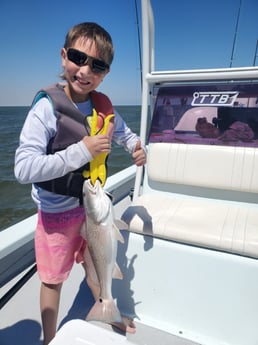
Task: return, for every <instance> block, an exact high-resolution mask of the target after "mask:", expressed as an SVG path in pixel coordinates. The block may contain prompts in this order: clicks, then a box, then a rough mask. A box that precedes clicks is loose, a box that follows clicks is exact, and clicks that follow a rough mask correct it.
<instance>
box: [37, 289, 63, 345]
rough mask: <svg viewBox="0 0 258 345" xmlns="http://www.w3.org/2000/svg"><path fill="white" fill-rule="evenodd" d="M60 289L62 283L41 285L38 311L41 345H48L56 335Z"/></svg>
mask: <svg viewBox="0 0 258 345" xmlns="http://www.w3.org/2000/svg"><path fill="white" fill-rule="evenodd" d="M61 288H62V283H60V284H45V283H42V284H41V290H40V310H41V319H42V328H43V336H44V340H43V345H48V344H49V343H50V341H51V340H52V339H53V338H54V336H55V334H56V327H57V315H58V309H59V301H60V293H61Z"/></svg>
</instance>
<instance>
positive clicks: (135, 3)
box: [134, 0, 142, 89]
mask: <svg viewBox="0 0 258 345" xmlns="http://www.w3.org/2000/svg"><path fill="white" fill-rule="evenodd" d="M134 6H135V16H136V26H137V37H138V49H139V60H140V74H141V89H142V53H141V39H140V26H139V16H138V7H137V0H134Z"/></svg>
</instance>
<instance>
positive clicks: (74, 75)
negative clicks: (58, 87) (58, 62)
mask: <svg viewBox="0 0 258 345" xmlns="http://www.w3.org/2000/svg"><path fill="white" fill-rule="evenodd" d="M70 48H73V49H76V50H78V51H79V52H82V53H85V54H87V55H88V56H90V57H92V58H95V59H98V60H101V59H100V58H99V56H98V53H97V50H96V47H95V43H94V42H93V41H92V40H80V39H79V40H77V41H76V42H75V44H74V45H73V46H72V47H70ZM61 56H62V66H63V69H64V76H65V79H66V81H67V83H68V90H67V91H68V93H69V96H70V97H71V98H72V100H73V101H74V102H75V103H79V102H84V101H86V100H88V99H89V93H90V92H91V91H93V90H95V89H96V88H97V87H98V86H99V84H100V83H101V81H102V80H103V78H104V77H105V76H106V74H107V73H108V72H109V68H106V70H104V71H103V72H101V73H97V72H96V71H95V70H94V68H92V64H94V63H92V59H88V60H89V62H88V63H86V64H85V65H83V66H79V65H77V64H76V63H74V62H72V61H70V60H69V59H68V56H67V50H66V49H65V48H63V49H62V51H61Z"/></svg>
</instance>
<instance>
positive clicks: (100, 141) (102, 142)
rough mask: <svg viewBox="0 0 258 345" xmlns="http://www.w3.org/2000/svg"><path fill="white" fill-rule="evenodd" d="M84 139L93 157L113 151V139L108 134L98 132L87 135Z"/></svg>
mask: <svg viewBox="0 0 258 345" xmlns="http://www.w3.org/2000/svg"><path fill="white" fill-rule="evenodd" d="M82 141H83V143H84V145H86V147H87V149H88V150H89V151H90V153H91V155H92V157H93V158H94V157H95V156H97V155H98V154H100V153H103V152H110V151H111V141H110V138H109V137H108V136H107V135H101V134H98V135H94V136H92V137H88V136H85V137H84V138H83V140H82Z"/></svg>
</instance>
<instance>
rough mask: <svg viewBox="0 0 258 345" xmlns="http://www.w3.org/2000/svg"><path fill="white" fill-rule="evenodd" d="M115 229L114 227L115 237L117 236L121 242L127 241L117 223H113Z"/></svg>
mask: <svg viewBox="0 0 258 345" xmlns="http://www.w3.org/2000/svg"><path fill="white" fill-rule="evenodd" d="M113 229H114V235H115V238H116V239H117V240H118V241H119V242H121V243H125V241H124V238H123V236H122V234H121V232H120V231H119V229H118V227H117V226H116V224H115V223H113Z"/></svg>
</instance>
